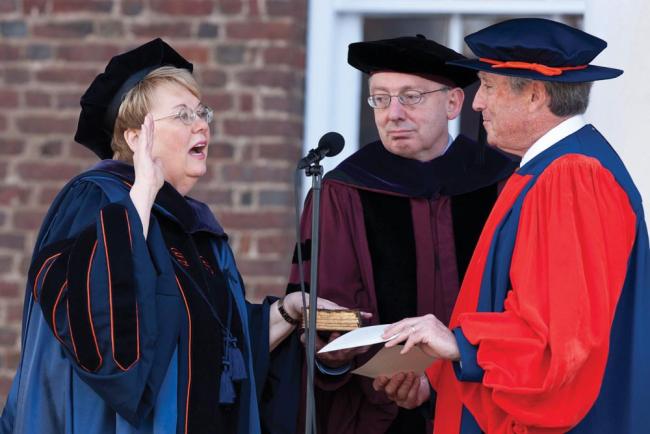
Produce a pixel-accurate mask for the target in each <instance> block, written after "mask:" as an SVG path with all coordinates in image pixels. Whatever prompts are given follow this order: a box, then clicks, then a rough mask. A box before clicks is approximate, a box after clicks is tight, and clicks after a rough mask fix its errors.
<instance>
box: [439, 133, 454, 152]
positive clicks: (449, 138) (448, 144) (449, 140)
mask: <svg viewBox="0 0 650 434" xmlns="http://www.w3.org/2000/svg"><path fill="white" fill-rule="evenodd" d="M452 143H454V139H453V138H452V137H451V134H447V147H445V150H444V151H442V154H440V155H445V154H446V153H447V151H448V150H449V148H450V147H451V144H452Z"/></svg>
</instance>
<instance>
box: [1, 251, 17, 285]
mask: <svg viewBox="0 0 650 434" xmlns="http://www.w3.org/2000/svg"><path fill="white" fill-rule="evenodd" d="M13 263H14V260H13V257H12V255H7V254H2V255H0V273H7V274H8V273H11V269H12V268H13ZM2 285H3V282H2V281H0V291H1V290H2V289H1V288H2Z"/></svg>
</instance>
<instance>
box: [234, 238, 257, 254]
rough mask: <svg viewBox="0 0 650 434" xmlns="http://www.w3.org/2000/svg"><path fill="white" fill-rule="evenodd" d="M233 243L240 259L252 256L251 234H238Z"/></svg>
mask: <svg viewBox="0 0 650 434" xmlns="http://www.w3.org/2000/svg"><path fill="white" fill-rule="evenodd" d="M233 242H234V245H235V246H236V249H237V253H238V256H239V257H240V258H242V257H246V256H249V255H250V252H251V247H252V246H253V240H252V238H251V236H250V235H249V234H245V233H244V234H238V235H237V236H235V237H234V240H233Z"/></svg>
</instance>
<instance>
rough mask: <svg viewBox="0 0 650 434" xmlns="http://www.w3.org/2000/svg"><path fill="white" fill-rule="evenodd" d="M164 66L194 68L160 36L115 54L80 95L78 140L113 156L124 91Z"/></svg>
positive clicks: (98, 151) (106, 155)
mask: <svg viewBox="0 0 650 434" xmlns="http://www.w3.org/2000/svg"><path fill="white" fill-rule="evenodd" d="M161 66H175V67H177V68H183V69H187V70H188V71H190V72H192V68H193V67H192V64H191V63H190V62H188V61H187V60H185V59H184V58H183V57H182V56H181V55H180V54H178V53H177V52H176V51H174V49H173V48H172V47H170V46H169V45H168V44H167V43H165V42H164V41H163V40H162V39H160V38H157V39H154V40H153V41H150V42H147V43H146V44H144V45H141V46H139V47H137V48H135V49H133V50H131V51H127V52H126V53H122V54H119V55H117V56H114V57H113V58H112V59H111V60H110V62H109V63H108V65H107V66H106V69H105V71H104V72H103V73H101V74H99V75H98V76H97V77H95V80H93V82H92V83H91V84H90V87H88V89H87V90H86V92H85V93H84V94H83V96H82V97H81V114H80V115H79V124H78V126H77V133H76V134H75V136H74V139H75V141H77V142H78V143H80V144H82V145H83V146H85V147H87V148H88V149H90V150H91V151H93V152H94V153H95V154H97V155H98V156H99V158H101V159H106V158H111V157H112V156H113V152H112V151H111V140H112V138H113V128H114V126H115V119H116V117H117V113H118V110H119V108H120V104H121V103H122V99H123V98H124V95H126V93H127V92H128V91H129V90H131V89H133V88H134V87H135V86H136V85H137V84H138V83H139V82H140V81H141V80H142V79H143V78H144V77H145V76H146V75H147V74H148V73H149V72H151V71H153V70H154V69H156V68H159V67H161Z"/></svg>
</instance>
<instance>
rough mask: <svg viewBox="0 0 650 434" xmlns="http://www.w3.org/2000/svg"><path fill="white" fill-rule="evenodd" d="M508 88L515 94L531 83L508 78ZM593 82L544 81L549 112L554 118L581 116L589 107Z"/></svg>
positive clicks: (516, 78)
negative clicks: (548, 100)
mask: <svg viewBox="0 0 650 434" xmlns="http://www.w3.org/2000/svg"><path fill="white" fill-rule="evenodd" d="M508 78H509V80H510V88H511V89H512V90H513V91H515V92H516V93H519V92H521V91H522V90H523V89H524V88H525V87H526V86H528V85H529V84H531V83H532V82H533V80H532V79H530V78H521V77H508ZM592 84H593V82H590V81H589V82H585V83H559V82H554V81H545V82H544V88H546V93H548V96H549V98H550V102H549V104H548V108H549V110H551V113H553V114H554V115H555V116H560V117H565V116H573V115H580V114H583V113H584V112H585V111H586V110H587V106H588V105H589V92H590V91H591V85H592Z"/></svg>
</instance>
